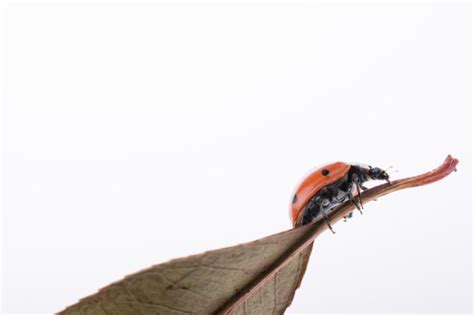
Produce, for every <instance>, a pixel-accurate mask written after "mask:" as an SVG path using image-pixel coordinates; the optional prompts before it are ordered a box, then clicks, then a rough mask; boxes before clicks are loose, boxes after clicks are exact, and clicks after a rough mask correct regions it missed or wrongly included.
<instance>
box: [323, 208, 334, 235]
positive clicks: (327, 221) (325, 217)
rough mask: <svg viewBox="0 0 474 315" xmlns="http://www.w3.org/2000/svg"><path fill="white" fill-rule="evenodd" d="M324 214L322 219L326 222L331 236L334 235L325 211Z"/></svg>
mask: <svg viewBox="0 0 474 315" xmlns="http://www.w3.org/2000/svg"><path fill="white" fill-rule="evenodd" d="M323 213H324V219H325V220H326V224H327V225H328V228H329V229H330V230H331V232H332V234H336V232H335V231H334V230H333V228H332V226H331V223H330V222H329V218H328V215H327V214H326V211H324V212H323Z"/></svg>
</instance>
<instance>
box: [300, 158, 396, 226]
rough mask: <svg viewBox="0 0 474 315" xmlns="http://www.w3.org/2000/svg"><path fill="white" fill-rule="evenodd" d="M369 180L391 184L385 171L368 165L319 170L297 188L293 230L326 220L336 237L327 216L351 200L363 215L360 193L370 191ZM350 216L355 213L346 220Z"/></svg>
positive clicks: (340, 165) (328, 167)
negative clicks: (316, 220)
mask: <svg viewBox="0 0 474 315" xmlns="http://www.w3.org/2000/svg"><path fill="white" fill-rule="evenodd" d="M369 180H385V181H387V182H388V183H389V184H390V180H389V175H388V174H387V173H386V172H385V171H384V170H382V169H381V168H378V167H372V166H369V165H363V164H348V163H344V162H335V163H332V164H327V165H324V166H322V167H319V168H316V169H315V170H313V171H312V172H310V173H309V175H307V176H306V177H305V178H304V179H303V181H302V182H301V183H300V184H299V185H298V187H297V188H296V191H295V194H294V196H293V200H292V202H291V220H292V223H293V226H301V225H305V224H308V223H311V222H312V221H313V220H315V219H316V218H319V217H320V216H324V217H325V219H326V222H327V224H328V226H329V228H330V229H331V231H332V232H333V233H334V231H333V230H332V227H331V225H330V224H329V219H328V217H327V214H328V213H329V212H330V210H332V209H333V208H335V207H336V206H338V205H340V204H341V203H343V202H345V201H346V200H351V201H352V202H353V203H354V205H355V206H356V207H357V209H358V210H359V211H361V208H363V206H362V198H361V196H360V191H361V190H366V189H367V188H366V187H364V186H363V183H365V182H367V181H369ZM356 198H357V199H358V202H359V203H357V201H356ZM361 213H362V211H361ZM351 216H352V213H351V214H349V215H348V216H347V217H349V218H350V217H351Z"/></svg>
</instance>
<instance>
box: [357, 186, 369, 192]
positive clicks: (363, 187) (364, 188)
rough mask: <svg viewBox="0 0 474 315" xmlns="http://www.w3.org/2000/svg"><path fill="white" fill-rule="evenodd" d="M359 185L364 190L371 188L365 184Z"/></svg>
mask: <svg viewBox="0 0 474 315" xmlns="http://www.w3.org/2000/svg"><path fill="white" fill-rule="evenodd" d="M359 187H360V188H361V189H362V190H363V191H366V190H368V189H369V188H367V187H365V186H364V185H359Z"/></svg>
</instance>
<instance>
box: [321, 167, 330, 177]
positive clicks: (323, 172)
mask: <svg viewBox="0 0 474 315" xmlns="http://www.w3.org/2000/svg"><path fill="white" fill-rule="evenodd" d="M321 174H323V175H324V176H328V175H329V170H327V169H323V170H322V171H321Z"/></svg>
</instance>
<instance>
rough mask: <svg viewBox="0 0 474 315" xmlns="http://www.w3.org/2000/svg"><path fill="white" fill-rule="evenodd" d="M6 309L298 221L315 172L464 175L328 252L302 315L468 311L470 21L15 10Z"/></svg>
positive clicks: (322, 11) (381, 203)
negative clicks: (300, 185) (301, 185)
mask: <svg viewBox="0 0 474 315" xmlns="http://www.w3.org/2000/svg"><path fill="white" fill-rule="evenodd" d="M2 17H3V18H5V20H4V22H3V23H4V24H3V30H4V34H3V35H4V42H3V44H4V53H5V56H4V57H5V58H4V59H3V62H4V67H3V69H4V71H5V72H4V83H5V84H4V87H5V89H4V121H3V123H4V126H3V136H4V146H3V178H2V179H3V199H2V202H3V213H2V236H3V252H2V254H3V257H2V263H3V270H2V282H3V294H2V297H3V305H2V313H24V312H35V313H42V312H45V313H50V312H55V311H59V310H61V309H62V308H64V307H65V306H67V305H69V304H72V303H74V302H76V301H77V300H78V299H79V298H81V297H84V296H86V295H89V294H92V293H94V292H96V290H98V289H99V288H101V287H103V286H105V285H107V284H109V283H111V282H113V281H116V280H119V279H121V278H122V277H123V276H125V275H127V274H130V273H133V272H135V271H137V270H140V269H143V268H146V267H148V266H150V265H152V264H156V263H159V262H163V261H167V260H169V259H172V258H176V257H181V256H186V255H190V254H195V253H200V252H202V251H205V250H209V249H216V248H219V247H223V246H230V245H235V244H238V243H242V242H247V241H251V240H254V239H257V238H260V237H263V236H266V235H269V234H273V233H277V232H280V231H282V230H286V229H289V228H290V227H291V225H290V221H289V217H288V205H289V200H290V198H291V196H292V191H293V189H294V186H295V185H296V183H297V182H298V181H299V180H300V179H301V176H303V175H304V174H305V173H306V172H307V171H308V169H310V168H312V167H314V166H316V165H319V164H322V163H325V162H329V161H334V160H343V161H349V162H351V161H357V162H365V163H370V164H371V165H375V166H380V167H387V166H389V165H394V166H395V168H396V169H398V170H399V173H395V174H393V175H392V176H393V177H394V178H395V177H401V176H407V175H412V174H418V173H420V172H424V171H427V170H430V169H431V168H433V167H435V166H437V165H438V164H439V163H441V162H442V160H443V159H444V158H445V156H446V155H447V154H448V153H451V154H453V155H454V156H455V157H457V158H459V159H460V165H459V167H458V172H457V173H454V174H453V175H451V176H449V177H448V178H447V179H445V180H443V181H441V182H439V183H435V184H433V185H430V186H427V187H422V188H417V189H412V190H409V191H403V192H398V193H395V194H392V195H390V196H387V197H384V198H382V199H379V200H378V201H377V202H373V203H371V204H368V205H366V211H365V213H364V215H363V216H360V215H358V214H355V217H354V219H352V220H350V221H349V222H347V223H339V224H337V225H336V226H335V230H336V232H337V233H336V234H335V235H332V234H331V233H325V234H324V235H322V236H321V237H320V238H319V239H318V241H317V245H316V246H315V249H314V252H313V255H312V257H311V260H310V263H309V266H308V271H307V273H306V276H305V278H304V281H303V284H302V286H301V288H300V289H299V290H298V291H297V294H296V297H295V300H294V302H293V305H292V306H291V307H290V309H289V310H288V313H289V314H291V313H307V312H313V313H316V312H318V313H320V312H343V313H350V312H363V313H366V312H466V313H468V312H470V310H471V294H472V291H471V290H472V289H471V263H472V261H471V247H472V242H471V228H472V224H471V202H472V195H471V171H472V165H471V157H472V156H471V155H472V145H471V141H472V137H471V124H472V121H471V84H472V81H471V54H472V50H471V7H470V4H469V3H468V2H464V4H462V3H461V4H452V5H448V4H442V3H439V2H438V3H437V4H433V3H430V2H426V1H425V2H422V3H417V4H409V3H398V4H397V3H379V4H370V3H366V4H358V3H346V4H344V3H334V4H325V3H315V4H311V3H300V4H272V3H261V4H147V3H142V4H113V3H109V4H100V5H99V4H97V5H92V4H62V5H59V4H29V5H28V4H15V3H10V5H8V6H7V8H6V10H5V11H4V12H3V15H2Z"/></svg>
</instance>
